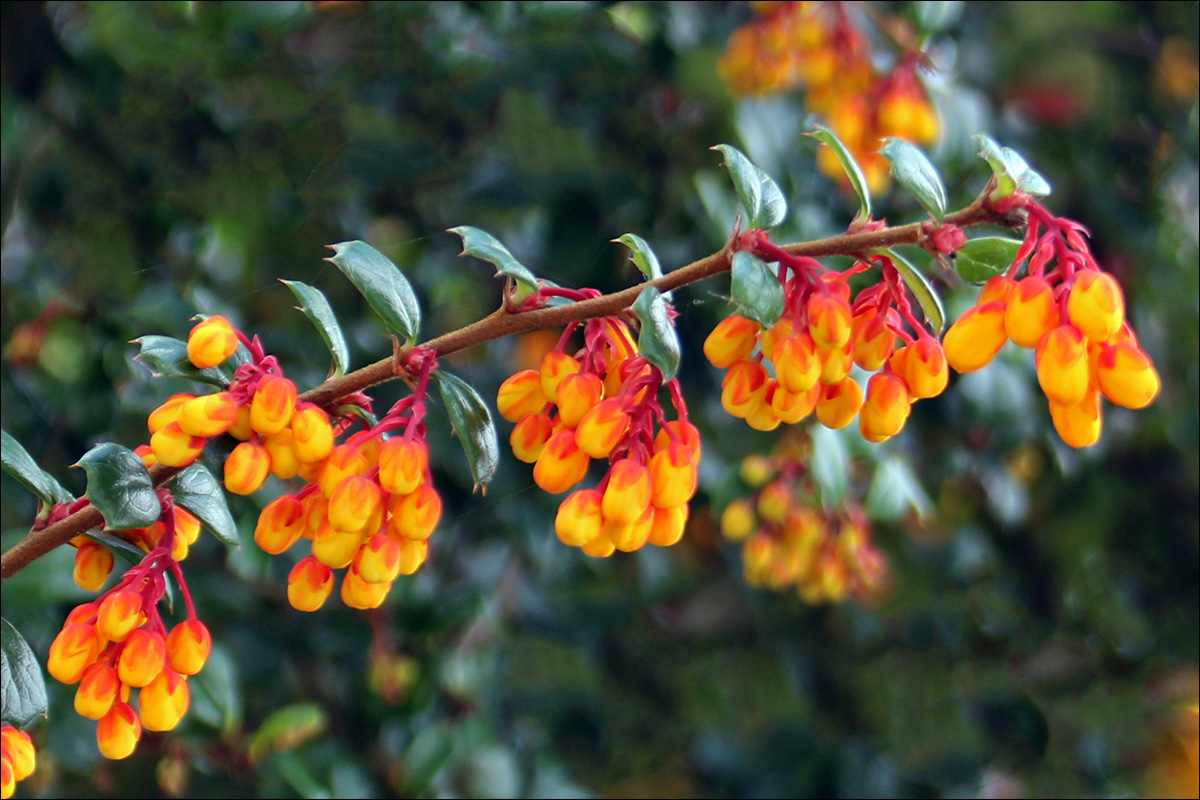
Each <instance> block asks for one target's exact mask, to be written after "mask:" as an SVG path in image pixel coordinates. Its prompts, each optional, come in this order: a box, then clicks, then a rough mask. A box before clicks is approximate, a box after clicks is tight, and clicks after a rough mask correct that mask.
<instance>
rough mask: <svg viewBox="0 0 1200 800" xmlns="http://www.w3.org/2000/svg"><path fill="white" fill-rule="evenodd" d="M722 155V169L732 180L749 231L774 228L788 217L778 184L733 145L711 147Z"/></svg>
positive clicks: (785, 202) (785, 203)
mask: <svg viewBox="0 0 1200 800" xmlns="http://www.w3.org/2000/svg"><path fill="white" fill-rule="evenodd" d="M712 149H713V150H719V151H720V152H721V155H723V156H725V167H726V168H727V169H728V170H729V177H730V178H732V179H733V188H734V189H736V190H737V195H738V197H739V198H740V199H741V201H742V207H743V208H745V209H746V215H747V217H748V221H747V223H746V225H747V227H749V228H774V227H775V226H776V225H778V224H779V223H781V222H783V221H784V219H786V218H787V201H786V200H784V199H783V192H781V191H780V190H779V185H778V184H776V183H775V181H773V180H771V176H770V175H768V174H767V173H765V172H763V171H762V170H761V169H759V168H758V166H757V165H755V164H754V162H752V161H751V160H750V159H749V158H747V157H746V155H745V154H744V153H743V152H742V151H741V150H738V149H737V148H736V147H734V146H733V145H728V144H719V145H717V146H716V147H714V148H712Z"/></svg>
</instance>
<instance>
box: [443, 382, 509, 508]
mask: <svg viewBox="0 0 1200 800" xmlns="http://www.w3.org/2000/svg"><path fill="white" fill-rule="evenodd" d="M433 379H434V380H435V381H436V382H437V385H438V391H439V392H441V394H442V402H443V403H445V404H446V414H447V415H448V416H449V417H450V425H451V427H453V428H454V432H455V433H456V434H458V441H459V443H461V444H462V449H463V452H464V453H466V454H467V464H468V465H469V466H470V468H471V480H473V481H475V485H476V486H477V487H478V486H486V485H487V484H488V482H489V481H490V480H491V479H492V476H493V475H495V474H496V465H497V464H499V463H500V446H499V444H498V443H497V439H496V426H495V424H494V423H493V422H492V414H491V412H490V411H488V407H487V406H486V405H485V404H484V402H483V398H482V397H480V396H479V393H478V392H476V391H475V389H474V388H473V387H472V386H471V384H469V383H467V382H466V381H464V380H462V379H461V378H459V377H457V376H455V375H451V374H450V373H448V372H443V371H442V370H438V371H437V372H435V373H433Z"/></svg>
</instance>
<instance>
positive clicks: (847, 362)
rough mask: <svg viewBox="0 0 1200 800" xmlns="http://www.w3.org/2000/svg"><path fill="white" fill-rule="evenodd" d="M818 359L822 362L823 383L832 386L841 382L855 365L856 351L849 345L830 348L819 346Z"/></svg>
mask: <svg viewBox="0 0 1200 800" xmlns="http://www.w3.org/2000/svg"><path fill="white" fill-rule="evenodd" d="M817 361H819V362H820V364H821V383H823V384H825V385H826V386H832V385H834V384H836V383H841V382H842V381H844V380H846V378H847V377H848V376H849V375H850V370H851V369H853V367H854V353H853V352H851V350H850V348H848V347H841V348H838V349H836V350H830V349H828V348H825V347H818V348H817Z"/></svg>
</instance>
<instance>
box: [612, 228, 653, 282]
mask: <svg viewBox="0 0 1200 800" xmlns="http://www.w3.org/2000/svg"><path fill="white" fill-rule="evenodd" d="M613 241H616V242H620V243H621V244H623V245H625V246H626V247H628V248H629V260H630V261H632V262H633V263H634V265H635V266H636V267H637V268H638V269H639V270H641V272H642V274H643V275H645V276H646V280H648V281H652V280H654V279H655V278H661V277H662V274H663V271H662V267H661V266H659V263H658V256H656V255H654V251H653V250H651V249H650V245H648V244H646V240H645V239H643V238H642V237H640V236H638V235H637V234H636V233H625V234H622V235H621V236H618V237H617V238H616V239H614V240H613Z"/></svg>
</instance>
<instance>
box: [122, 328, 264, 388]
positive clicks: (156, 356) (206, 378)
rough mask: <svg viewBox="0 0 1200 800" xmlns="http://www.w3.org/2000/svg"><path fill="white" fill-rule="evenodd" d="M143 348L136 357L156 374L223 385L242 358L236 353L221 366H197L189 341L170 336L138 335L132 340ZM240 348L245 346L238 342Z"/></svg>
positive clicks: (231, 375)
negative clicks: (192, 360) (191, 353)
mask: <svg viewBox="0 0 1200 800" xmlns="http://www.w3.org/2000/svg"><path fill="white" fill-rule="evenodd" d="M133 343H134V344H136V345H138V346H139V347H140V348H141V350H140V351H139V352H138V354H137V355H136V356H134V359H136V360H137V361H141V362H142V363H143V364H145V365H146V366H147V367H148V368H149V369H150V374H151V375H153V376H154V377H156V378H187V379H188V380H192V381H198V382H200V383H207V384H211V385H213V386H219V387H221V388H222V389H223V388H225V387H226V386H228V385H229V383H230V381H232V380H233V371H234V370H235V369H237V366H238V364H239V363H241V361H242V360H248V355H247V356H246V358H245V359H238V357H237V355H236V354H235V355H234V357H232V358H230V359H227V360H226V361H225V363H223V364H221V366H219V367H209V368H208V369H196V368H195V367H194V366H192V362H191V361H189V360H188V354H187V342H184V341H181V340H179V339H174V338H172V337H170V336H157V335H154V334H151V335H149V336H139V337H138V338H136V339H134V340H133ZM238 350H239V352H241V351H244V350H245V348H244V347H241V346H239V348H238Z"/></svg>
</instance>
